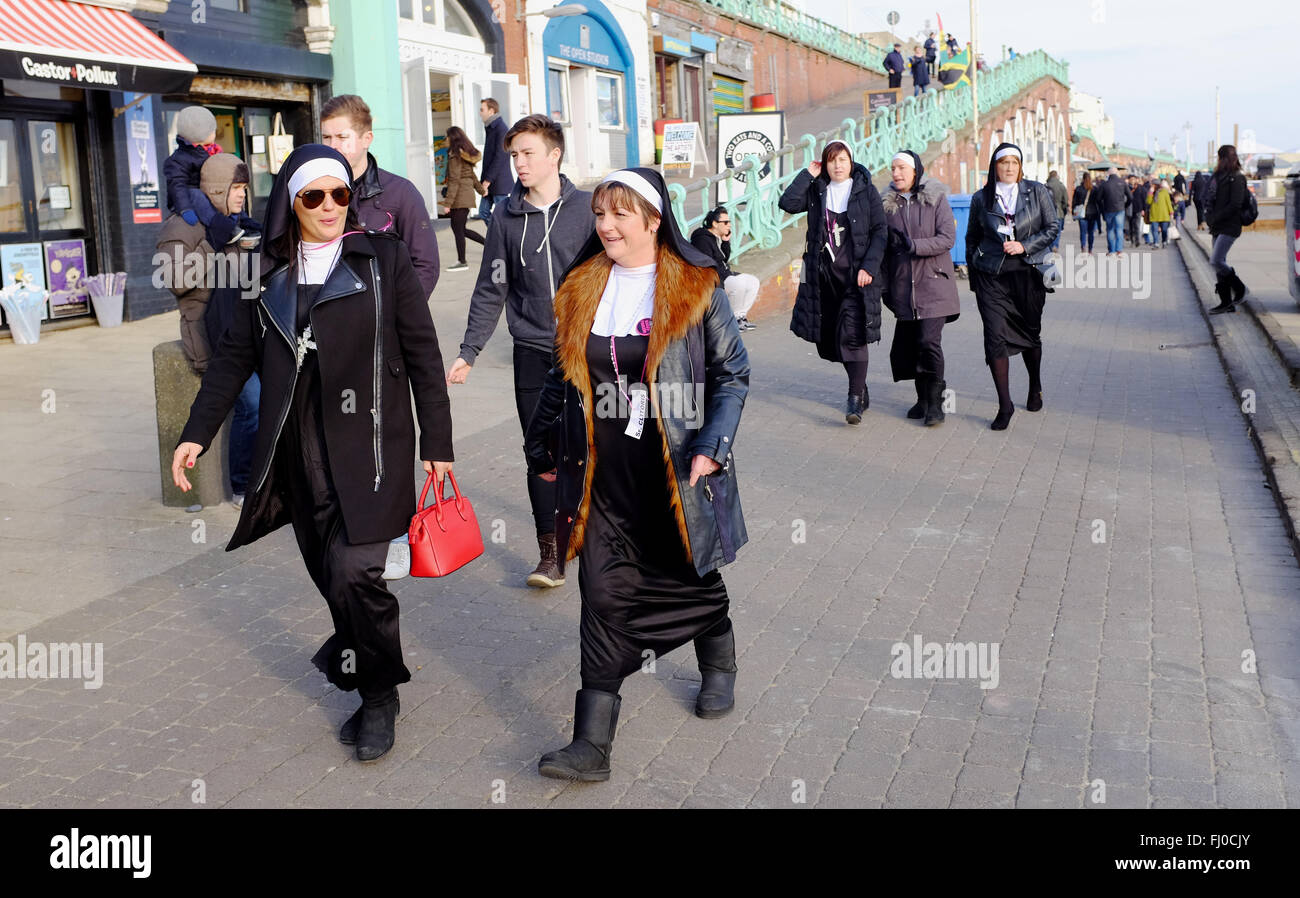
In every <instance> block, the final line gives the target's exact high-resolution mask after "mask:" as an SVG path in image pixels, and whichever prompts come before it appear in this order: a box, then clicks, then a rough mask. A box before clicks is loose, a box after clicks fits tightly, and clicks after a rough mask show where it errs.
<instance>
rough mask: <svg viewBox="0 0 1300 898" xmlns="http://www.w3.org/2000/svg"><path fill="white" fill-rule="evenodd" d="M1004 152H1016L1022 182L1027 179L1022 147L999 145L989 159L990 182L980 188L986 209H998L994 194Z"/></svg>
mask: <svg viewBox="0 0 1300 898" xmlns="http://www.w3.org/2000/svg"><path fill="white" fill-rule="evenodd" d="M1003 150H1015V151H1016V154H1017V157H1018V158H1019V160H1020V180H1021V181H1023V180H1024V179H1025V154H1024V153H1023V152H1022V151H1021V149H1020V147H1018V146H1016V145H1015V144H1014V143H1006V142H1004V143H1000V144H998V145H997V146H996V147H994V148H993V155H992V156H990V157H989V177H988V180H987V181H985V182H984V186H983V187H981V188H980V191H981V192H982V193H983V194H984V208H985V209H996V208H997V205H996V203H997V200H996V199H995V197H994V192H995V191H996V190H997V183H998V153H1001V152H1002V151H1003ZM916 180H917V181H920V180H921V173H920V171H918V172H917V173H916Z"/></svg>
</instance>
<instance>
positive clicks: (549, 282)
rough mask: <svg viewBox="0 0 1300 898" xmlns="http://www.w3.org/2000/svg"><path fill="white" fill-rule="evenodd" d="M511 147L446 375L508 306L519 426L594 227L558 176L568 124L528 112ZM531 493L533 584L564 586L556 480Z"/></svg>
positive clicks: (531, 482)
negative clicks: (511, 179)
mask: <svg viewBox="0 0 1300 898" xmlns="http://www.w3.org/2000/svg"><path fill="white" fill-rule="evenodd" d="M506 146H507V148H508V149H509V151H510V154H511V156H512V157H513V158H514V160H515V170H516V171H517V172H518V173H519V178H518V181H517V183H516V184H515V188H514V191H513V192H512V193H511V194H510V197H509V198H508V199H507V200H506V201H505V202H504V203H503V204H502V205H501V208H500V209H498V210H497V212H498V218H497V222H496V224H495V225H494V226H492V227H490V228H488V232H487V244H486V245H485V246H484V247H483V263H482V267H480V268H479V272H478V283H477V284H475V285H474V294H473V295H472V296H471V297H470V300H469V322H468V323H467V324H466V326H465V339H464V341H463V342H462V343H461V346H460V357H459V358H457V359H456V361H455V363H453V364H452V366H451V371H450V372H448V374H447V383H449V384H463V383H465V381H466V379H467V378H468V377H469V374H470V369H471V368H472V367H473V365H474V362H475V360H477V359H478V356H479V353H481V352H482V351H483V347H484V346H486V345H487V341H488V339H489V338H491V336H492V332H493V331H494V330H496V326H497V322H498V321H499V320H500V319H501V310H502V309H503V308H504V309H505V310H506V323H507V325H508V326H509V328H510V336H511V337H513V338H514V341H515V348H514V372H515V408H516V410H517V411H518V413H519V426H520V427H521V428H523V431H524V432H525V433H527V432H528V421H529V419H530V418H531V417H532V414H533V409H535V408H536V407H537V398H538V396H539V395H540V394H541V391H542V384H543V383H544V382H545V380H546V374H547V372H548V371H550V370H551V355H552V352H553V351H554V347H555V290H556V287H557V286H558V284H559V282H560V277H561V276H562V275H563V274H564V272H565V270H567V269H568V267H569V264H570V263H571V262H572V261H573V259H574V257H575V256H576V255H577V254H578V251H579V250H580V249H582V247H583V245H584V244H585V243H586V242H587V239H588V238H589V237H590V236H591V235H592V233H593V232H594V231H595V229H596V216H595V213H593V212H592V211H591V194H590V193H588V192H586V191H585V190H579V189H578V188H577V187H575V186H574V185H573V183H572V182H571V181H569V179H568V178H566V177H565V176H564V175H562V174H560V160H562V159H563V158H564V131H563V130H562V129H561V128H560V126H559V125H558V124H556V123H555V122H553V121H551V119H549V118H547V117H546V116H544V115H528V116H525V117H524V118H521V119H520V120H519V121H517V122H515V124H514V125H513V126H512V127H511V128H510V130H509V131H507V132H506ZM528 499H529V502H530V504H531V505H532V510H533V522H534V524H535V525H536V528H537V545H538V549H539V551H540V554H541V560H540V561H539V562H538V563H537V567H536V568H535V569H534V570H533V572H532V573H531V574H529V575H528V585H529V586H534V587H538V588H545V587H551V586H560V585H561V584H563V583H564V575H563V574H562V573H561V566H560V564H559V562H558V560H557V553H556V546H555V509H556V504H555V484H554V483H553V482H548V481H546V480H543V479H542V478H541V477H539V476H537V475H535V474H529V475H528Z"/></svg>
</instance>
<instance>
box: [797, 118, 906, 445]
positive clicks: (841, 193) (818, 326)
mask: <svg viewBox="0 0 1300 898" xmlns="http://www.w3.org/2000/svg"><path fill="white" fill-rule="evenodd" d="M780 206H781V208H782V209H784V210H785V211H786V212H789V213H792V214H798V213H800V212H807V213H808V241H807V243H806V245H805V247H804V255H803V272H802V274H801V275H800V280H799V292H798V294H797V296H796V297H795V302H794V314H793V315H792V316H791V319H790V330H792V331H794V333H795V335H796V336H799V337H802V338H803V339H805V340H807V341H808V342H809V343H815V344H817V354H818V355H819V356H821V357H822V358H824V359H826V360H827V361H831V362H840V363H842V364H843V365H844V370H845V371H846V372H847V373H848V376H849V396H848V401H847V403H846V405H845V408H844V420H846V421H848V422H849V423H850V424H858V423H860V422H861V421H862V412H863V411H864V410H865V409H866V408H867V406H868V405H869V404H870V398H869V397H868V394H867V344H869V343H878V342H879V341H880V290H881V283H880V280H879V277H880V267H881V263H882V261H883V260H884V257H885V237H886V229H885V214H884V211H883V210H882V208H881V205H880V194H879V192H877V190H876V188H875V187H874V186H872V184H871V173H870V172H868V171H867V170H866V168H865V167H863V166H862V165H859V164H856V163H854V161H853V154H852V153H851V152H850V151H849V148H848V145H847V144H845V143H844V142H843V141H839V140H834V141H831V142H830V143H828V144H827V145H826V149H825V150H823V151H822V158H821V162H814V163H812V164H811V165H809V166H808V168H807V169H805V170H804V171H801V172H799V174H798V175H797V176H796V177H795V179H794V180H793V181H792V182H791V183H790V186H789V187H787V188H786V190H785V193H784V194H782V196H781V200H780Z"/></svg>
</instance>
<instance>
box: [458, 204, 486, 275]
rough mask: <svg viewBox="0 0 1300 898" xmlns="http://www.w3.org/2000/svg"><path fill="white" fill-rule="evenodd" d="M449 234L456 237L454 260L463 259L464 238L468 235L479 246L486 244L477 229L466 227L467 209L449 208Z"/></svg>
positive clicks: (460, 260)
mask: <svg viewBox="0 0 1300 898" xmlns="http://www.w3.org/2000/svg"><path fill="white" fill-rule="evenodd" d="M450 217H451V235H452V237H454V238H455V239H456V261H457V262H464V261H465V238H466V237H468V238H469V239H470V240H473V241H474V242H475V243H477V244H478V245H479V246H486V245H487V241H485V240H484V239H483V235H482V234H480V233H479V232H478V231H471V230H470V229H469V228H468V227H466V224H465V223H466V221H467V220H468V219H469V210H468V209H452V210H451V216H450Z"/></svg>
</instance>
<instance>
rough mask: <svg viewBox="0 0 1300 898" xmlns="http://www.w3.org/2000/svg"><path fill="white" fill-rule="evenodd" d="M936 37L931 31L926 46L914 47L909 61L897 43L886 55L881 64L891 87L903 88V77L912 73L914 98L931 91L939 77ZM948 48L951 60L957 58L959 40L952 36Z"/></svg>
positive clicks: (899, 43) (947, 43)
mask: <svg viewBox="0 0 1300 898" xmlns="http://www.w3.org/2000/svg"><path fill="white" fill-rule="evenodd" d="M935 37H936V35H935V33H934V32H933V31H931V32H930V35H929V37H927V38H926V39H925V43H924V44H915V45H913V47H912V55H911V56H910V57H909V58H907V59H904V58H903V45H902V43H901V42H897V41H896V42H895V43H894V48H893V49H892V50H890V51H889V53H887V54H885V59H884V61H883V62H882V63H881V64H882V65H883V67H884V69H885V74H886V75H887V76H888V77H889V86H890V87H902V86H903V75H904V74H907V73H908V72H910V73H911V75H912V96H914V97H915V96H920V95H921V94H923V93H925V92H926V91H927V90H928V89H929V87H930V82H931V81H932V80H933V79H935V78H937V77H938V76H939V44H938V41H937V40H936V39H935ZM946 47H947V49H948V58H949V59H953V58H955V57H956V56H957V53H958V52H959V50H960V47H959V46H958V44H957V38H955V37H953V36H952V35H951V34H949V35H948V37H947V40H946Z"/></svg>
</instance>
